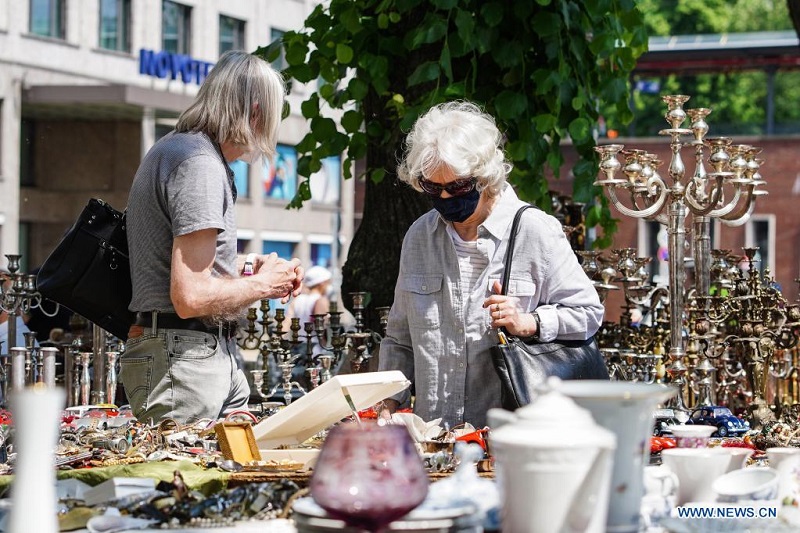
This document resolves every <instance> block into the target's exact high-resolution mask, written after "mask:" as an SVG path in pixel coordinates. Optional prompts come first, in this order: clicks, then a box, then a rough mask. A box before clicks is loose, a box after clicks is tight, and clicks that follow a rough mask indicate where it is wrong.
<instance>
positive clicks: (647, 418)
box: [558, 380, 678, 533]
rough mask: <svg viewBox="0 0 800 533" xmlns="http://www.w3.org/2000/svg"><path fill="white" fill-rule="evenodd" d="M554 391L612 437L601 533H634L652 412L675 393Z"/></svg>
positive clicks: (619, 388)
mask: <svg viewBox="0 0 800 533" xmlns="http://www.w3.org/2000/svg"><path fill="white" fill-rule="evenodd" d="M558 389H559V390H560V391H561V392H563V393H564V394H565V395H567V396H569V397H570V398H572V399H573V400H575V402H576V403H577V404H578V405H580V406H581V407H584V408H586V409H588V410H589V411H590V412H591V413H592V417H594V419H595V420H596V421H597V423H598V424H600V425H601V426H603V427H604V428H606V429H608V430H611V431H612V432H613V433H614V434H615V435H616V436H617V450H616V452H615V454H614V471H613V474H612V476H611V492H612V494H613V495H614V497H613V498H612V499H611V505H610V507H609V510H608V524H607V528H606V531H608V532H613V533H623V532H626V533H627V532H637V531H639V523H640V507H641V503H642V496H644V486H643V482H644V471H643V469H644V465H645V464H647V462H648V461H649V459H650V437H651V435H652V433H653V410H654V409H655V408H656V406H657V405H659V404H661V403H663V402H665V401H666V400H668V399H669V398H671V397H673V396H675V395H676V394H677V393H678V389H676V388H674V387H671V386H666V385H657V384H649V383H632V382H626V381H602V380H586V381H580V380H578V381H563V382H561V384H560V385H559V386H558Z"/></svg>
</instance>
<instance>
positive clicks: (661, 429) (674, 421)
mask: <svg viewBox="0 0 800 533" xmlns="http://www.w3.org/2000/svg"><path fill="white" fill-rule="evenodd" d="M653 422H654V424H653V436H654V437H661V436H662V435H671V434H672V426H675V425H678V424H680V421H679V420H678V418H677V417H676V416H675V411H674V410H672V409H656V410H655V411H653Z"/></svg>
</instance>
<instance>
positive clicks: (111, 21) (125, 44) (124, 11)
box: [100, 0, 131, 52]
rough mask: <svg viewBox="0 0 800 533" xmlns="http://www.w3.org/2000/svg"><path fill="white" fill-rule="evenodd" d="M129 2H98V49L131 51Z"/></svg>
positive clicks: (117, 0)
mask: <svg viewBox="0 0 800 533" xmlns="http://www.w3.org/2000/svg"><path fill="white" fill-rule="evenodd" d="M130 32H131V0H100V48H104V49H106V50H117V51H119V52H130V51H131V41H130Z"/></svg>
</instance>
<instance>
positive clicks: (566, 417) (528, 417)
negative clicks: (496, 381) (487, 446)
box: [491, 378, 616, 448]
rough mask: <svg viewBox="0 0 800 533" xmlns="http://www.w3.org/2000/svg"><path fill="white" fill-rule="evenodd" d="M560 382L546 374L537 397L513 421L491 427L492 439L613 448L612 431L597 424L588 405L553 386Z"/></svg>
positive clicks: (527, 444)
mask: <svg viewBox="0 0 800 533" xmlns="http://www.w3.org/2000/svg"><path fill="white" fill-rule="evenodd" d="M560 382H561V380H559V379H558V378H549V379H548V380H547V386H546V388H544V389H543V392H542V393H541V394H539V396H538V397H537V398H536V400H534V401H533V402H532V403H530V404H528V405H526V406H524V407H520V408H519V409H517V410H516V411H515V412H514V414H515V416H516V417H517V421H516V422H514V423H510V424H505V425H503V426H502V427H500V428H498V429H497V430H494V431H492V436H491V439H492V442H499V443H505V444H511V445H523V446H530V447H545V446H546V447H553V446H568V447H576V448H589V447H602V448H614V447H615V446H616V437H615V436H614V434H613V433H612V432H611V431H609V430H607V429H605V428H603V427H601V426H599V425H597V423H595V421H594V418H592V414H591V413H590V412H589V410H588V409H584V408H583V407H580V406H579V405H578V404H576V403H575V402H574V401H573V400H572V399H571V398H569V397H568V396H566V395H564V394H562V393H561V392H559V391H558V390H556V389H557V388H558V385H559V384H560Z"/></svg>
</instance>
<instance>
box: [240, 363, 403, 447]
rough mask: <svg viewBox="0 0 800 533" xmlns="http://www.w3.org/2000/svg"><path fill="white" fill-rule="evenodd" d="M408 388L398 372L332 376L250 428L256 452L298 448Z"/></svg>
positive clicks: (401, 374)
mask: <svg viewBox="0 0 800 533" xmlns="http://www.w3.org/2000/svg"><path fill="white" fill-rule="evenodd" d="M409 385H411V382H410V381H408V379H406V376H405V374H403V373H402V372H400V371H399V370H389V371H384V372H365V373H363V374H343V375H341V376H334V377H332V378H331V379H330V380H328V381H326V382H325V383H323V384H322V385H320V386H319V387H317V388H316V389H314V390H312V391H311V392H309V393H308V394H306V395H304V396H302V397H300V398H298V399H297V400H294V401H293V402H292V403H290V404H289V405H288V406H286V407H284V408H283V409H281V410H280V411H278V412H277V413H275V414H274V415H272V416H270V417H269V418H266V419H264V420H262V421H261V422H259V423H258V424H256V425H255V426H253V436H254V437H255V439H256V443H257V444H258V447H259V449H270V448H276V447H278V446H281V445H294V444H300V443H302V442H304V441H306V440H308V439H309V438H311V437H313V436H314V435H316V434H317V433H319V432H320V431H322V430H323V429H325V428H327V427H328V426H331V425H333V424H335V423H336V422H338V421H339V420H341V419H343V418H346V417H348V416H350V415H351V414H352V411H351V409H350V405H349V404H348V402H347V396H346V395H349V397H350V399H351V400H352V402H353V405H354V406H355V408H356V409H358V410H361V409H366V408H367V407H372V406H373V405H375V404H376V403H378V402H379V401H381V400H384V399H386V398H388V397H390V396H393V395H395V394H397V393H398V392H400V391H402V390H405V389H407V388H408V387H409Z"/></svg>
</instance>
